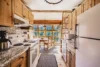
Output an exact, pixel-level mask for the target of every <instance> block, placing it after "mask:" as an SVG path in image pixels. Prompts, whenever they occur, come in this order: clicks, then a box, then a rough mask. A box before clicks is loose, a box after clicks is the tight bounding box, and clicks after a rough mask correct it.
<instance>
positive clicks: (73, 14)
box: [72, 10, 77, 33]
mask: <svg viewBox="0 0 100 67" xmlns="http://www.w3.org/2000/svg"><path fill="white" fill-rule="evenodd" d="M76 23H77V14H76V10H74V11H73V12H72V31H73V33H75V26H76Z"/></svg>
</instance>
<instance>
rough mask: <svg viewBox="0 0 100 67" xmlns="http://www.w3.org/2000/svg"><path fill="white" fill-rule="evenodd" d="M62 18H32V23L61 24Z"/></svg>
mask: <svg viewBox="0 0 100 67" xmlns="http://www.w3.org/2000/svg"><path fill="white" fill-rule="evenodd" d="M61 23H62V20H34V24H61Z"/></svg>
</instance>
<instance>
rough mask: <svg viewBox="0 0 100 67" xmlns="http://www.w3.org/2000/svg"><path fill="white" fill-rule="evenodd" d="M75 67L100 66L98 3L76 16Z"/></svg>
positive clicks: (99, 9)
mask: <svg viewBox="0 0 100 67" xmlns="http://www.w3.org/2000/svg"><path fill="white" fill-rule="evenodd" d="M77 22H78V23H77V24H78V26H77V36H78V38H77V42H76V44H77V48H78V49H77V50H76V67H100V4H98V5H96V6H94V7H93V8H90V9H89V10H87V11H86V12H84V13H83V14H81V15H79V16H78V18H77Z"/></svg>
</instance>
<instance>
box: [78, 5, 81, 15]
mask: <svg viewBox="0 0 100 67" xmlns="http://www.w3.org/2000/svg"><path fill="white" fill-rule="evenodd" d="M81 13H82V11H81V5H80V6H79V7H78V8H77V16H78V15H80V14H81Z"/></svg>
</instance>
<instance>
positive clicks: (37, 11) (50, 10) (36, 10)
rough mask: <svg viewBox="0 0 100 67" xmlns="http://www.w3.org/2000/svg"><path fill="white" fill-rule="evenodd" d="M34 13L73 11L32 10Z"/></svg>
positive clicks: (69, 11)
mask: <svg viewBox="0 0 100 67" xmlns="http://www.w3.org/2000/svg"><path fill="white" fill-rule="evenodd" d="M31 11H32V12H68V13H71V12H72V11H71V10H31Z"/></svg>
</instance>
